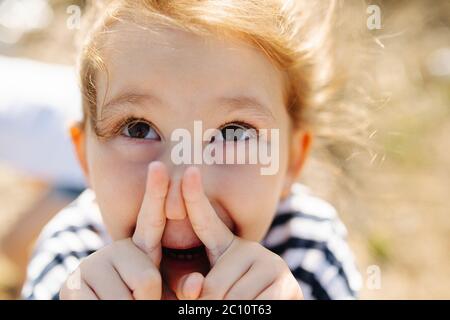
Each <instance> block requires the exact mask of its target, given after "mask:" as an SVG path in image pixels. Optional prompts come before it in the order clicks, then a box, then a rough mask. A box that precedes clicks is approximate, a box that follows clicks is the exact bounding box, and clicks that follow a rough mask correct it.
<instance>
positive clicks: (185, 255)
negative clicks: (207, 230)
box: [162, 245, 206, 261]
mask: <svg viewBox="0 0 450 320" xmlns="http://www.w3.org/2000/svg"><path fill="white" fill-rule="evenodd" d="M162 253H163V255H164V256H166V257H169V258H173V259H177V260H187V261H189V260H194V259H198V258H201V257H204V256H206V250H205V246H204V245H201V246H197V247H193V248H188V249H172V248H166V247H162Z"/></svg>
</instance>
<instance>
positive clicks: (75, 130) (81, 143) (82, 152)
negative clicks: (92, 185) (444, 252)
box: [69, 122, 89, 181]
mask: <svg viewBox="0 0 450 320" xmlns="http://www.w3.org/2000/svg"><path fill="white" fill-rule="evenodd" d="M69 130H70V137H71V139H72V143H73V146H74V148H75V153H76V155H77V158H78V162H79V163H80V166H81V169H82V170H83V174H84V177H85V178H86V181H89V170H88V166H87V158H86V132H85V128H84V127H83V124H82V123H80V122H76V123H73V124H72V125H71V126H70V129H69Z"/></svg>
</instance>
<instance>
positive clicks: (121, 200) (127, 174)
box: [88, 141, 148, 240]
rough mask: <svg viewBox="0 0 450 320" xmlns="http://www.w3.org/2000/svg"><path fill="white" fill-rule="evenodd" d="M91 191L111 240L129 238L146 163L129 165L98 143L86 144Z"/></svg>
mask: <svg viewBox="0 0 450 320" xmlns="http://www.w3.org/2000/svg"><path fill="white" fill-rule="evenodd" d="M88 148H89V149H88V166H89V172H90V173H89V179H90V183H91V187H92V189H93V190H94V192H95V194H96V198H97V202H98V205H99V208H100V211H101V213H102V217H103V221H104V223H105V225H106V228H107V229H108V232H109V234H110V235H111V237H112V238H113V239H114V240H118V239H123V238H127V237H129V236H131V233H132V232H133V230H134V226H135V222H136V218H137V214H138V212H139V208H140V204H141V201H142V198H143V195H144V191H145V177H146V172H147V167H148V162H147V161H129V160H128V159H127V158H126V157H124V156H123V155H122V154H121V153H118V152H117V150H115V149H114V148H111V147H110V146H105V145H103V144H102V143H101V142H98V141H91V144H90V145H89V143H88Z"/></svg>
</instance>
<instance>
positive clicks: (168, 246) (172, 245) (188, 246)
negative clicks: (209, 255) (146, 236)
mask: <svg viewBox="0 0 450 320" xmlns="http://www.w3.org/2000/svg"><path fill="white" fill-rule="evenodd" d="M201 246H203V243H202V242H201V241H200V240H199V241H196V242H192V243H189V244H185V243H175V242H174V243H164V242H163V243H162V248H163V250H164V249H169V250H190V249H194V248H198V247H201Z"/></svg>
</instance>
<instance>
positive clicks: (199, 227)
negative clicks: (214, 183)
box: [181, 167, 235, 265]
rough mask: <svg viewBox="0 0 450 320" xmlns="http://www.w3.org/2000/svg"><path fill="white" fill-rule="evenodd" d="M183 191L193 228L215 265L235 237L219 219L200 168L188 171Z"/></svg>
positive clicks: (185, 173) (191, 168)
mask: <svg viewBox="0 0 450 320" xmlns="http://www.w3.org/2000/svg"><path fill="white" fill-rule="evenodd" d="M181 189H182V193H183V198H184V202H185V205H186V211H187V214H188V216H189V220H190V222H191V225H192V228H193V229H194V232H195V234H196V235H197V236H198V237H199V238H200V240H201V241H202V242H203V244H204V245H205V247H206V252H207V254H208V258H209V260H210V262H211V264H212V265H214V264H215V263H216V261H217V259H219V257H220V256H221V255H222V254H223V253H224V252H225V251H226V250H227V249H228V247H229V246H230V245H231V243H232V242H233V240H234V237H235V236H234V234H233V232H231V230H230V229H228V227H227V226H226V225H225V223H223V221H222V220H221V219H220V218H219V216H218V215H217V213H216V211H215V210H214V208H213V207H212V205H211V203H210V202H209V200H208V197H207V196H206V194H205V192H204V191H203V185H202V179H201V175H200V171H199V169H198V168H196V167H189V168H187V169H186V171H185V172H184V175H183V181H182V184H181Z"/></svg>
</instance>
